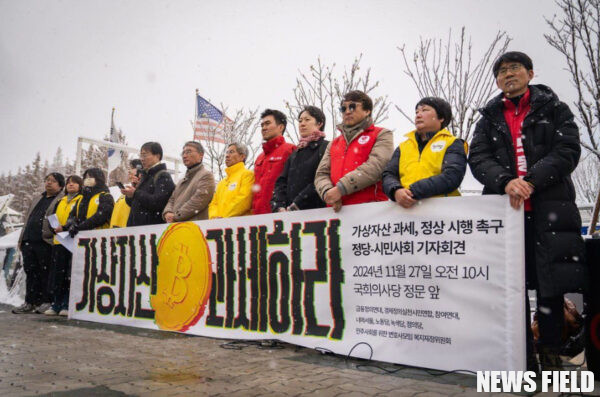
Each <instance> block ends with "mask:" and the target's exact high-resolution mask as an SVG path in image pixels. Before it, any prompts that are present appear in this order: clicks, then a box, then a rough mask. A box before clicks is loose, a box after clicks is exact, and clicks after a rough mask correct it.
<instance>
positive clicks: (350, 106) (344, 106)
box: [340, 103, 358, 113]
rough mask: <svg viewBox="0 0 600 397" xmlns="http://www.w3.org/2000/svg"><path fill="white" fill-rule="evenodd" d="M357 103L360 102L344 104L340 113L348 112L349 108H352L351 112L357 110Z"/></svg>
mask: <svg viewBox="0 0 600 397" xmlns="http://www.w3.org/2000/svg"><path fill="white" fill-rule="evenodd" d="M357 105H358V104H356V103H351V104H349V105H348V106H346V105H342V106H340V113H346V110H347V109H348V110H350V111H351V112H354V111H355V110H356V106H357Z"/></svg>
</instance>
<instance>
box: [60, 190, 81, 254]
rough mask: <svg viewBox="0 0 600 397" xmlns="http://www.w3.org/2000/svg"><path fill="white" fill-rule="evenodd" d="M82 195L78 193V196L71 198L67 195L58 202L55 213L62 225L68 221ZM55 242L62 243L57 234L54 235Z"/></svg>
mask: <svg viewBox="0 0 600 397" xmlns="http://www.w3.org/2000/svg"><path fill="white" fill-rule="evenodd" d="M81 197H82V196H81V194H78V195H77V196H75V197H73V198H72V199H71V200H69V197H67V196H65V197H63V198H62V199H61V200H60V201H59V202H58V204H57V205H56V211H55V214H56V217H57V218H58V222H59V223H60V225H61V226H64V225H65V223H67V220H68V219H69V214H70V213H71V211H72V210H73V207H75V205H78V204H79V201H80V200H81ZM54 244H55V245H58V244H60V243H59V242H58V239H57V238H56V236H55V237H54Z"/></svg>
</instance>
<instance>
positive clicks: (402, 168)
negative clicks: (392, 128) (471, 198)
mask: <svg viewBox="0 0 600 397" xmlns="http://www.w3.org/2000/svg"><path fill="white" fill-rule="evenodd" d="M415 134H416V131H411V132H409V133H408V134H406V135H405V136H406V137H407V139H406V140H405V141H404V142H402V143H401V144H400V146H399V148H400V161H399V164H398V170H399V173H400V183H401V184H402V187H404V188H406V189H409V188H410V185H412V184H413V183H415V182H417V181H420V180H421V179H426V178H430V177H432V176H435V175H439V174H441V173H442V162H443V161H444V155H445V154H446V150H447V149H448V148H449V147H450V145H452V144H453V143H454V141H455V140H456V137H455V136H454V135H452V134H451V133H450V131H448V130H447V129H445V128H444V129H443V130H440V131H438V132H437V133H436V134H435V135H434V136H433V137H432V138H431V139H430V140H429V142H427V144H426V145H425V147H424V148H423V151H422V152H421V153H419V144H418V143H417V139H416V137H415ZM466 151H467V144H466V143H465V152H466ZM446 196H460V193H459V191H458V190H454V191H453V192H450V193H448V194H446V195H440V196H437V197H446Z"/></svg>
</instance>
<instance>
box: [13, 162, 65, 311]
mask: <svg viewBox="0 0 600 397" xmlns="http://www.w3.org/2000/svg"><path fill="white" fill-rule="evenodd" d="M44 184H45V188H46V190H45V191H44V192H43V193H41V194H39V195H37V196H35V197H34V198H33V201H32V202H31V205H30V206H29V209H28V210H27V213H26V215H25V218H24V219H25V223H24V225H23V229H21V236H20V237H19V244H18V247H19V249H20V250H21V253H22V254H23V268H24V269H25V274H26V275H27V279H26V293H25V303H24V304H23V305H21V306H20V307H17V308H14V309H13V311H12V312H13V313H15V314H21V313H33V312H37V313H43V312H44V311H46V310H47V309H48V308H49V307H50V302H51V301H52V298H51V296H50V291H49V288H48V275H49V273H50V257H51V251H52V239H49V240H45V239H44V238H43V237H42V232H43V230H42V229H44V228H49V225H48V220H47V219H46V217H47V216H48V215H50V214H52V212H53V210H54V207H55V206H56V204H57V203H58V201H59V200H60V199H61V198H62V196H63V195H64V192H63V187H64V186H65V177H64V176H63V175H62V174H59V173H58V172H53V173H50V174H48V175H47V176H46V178H45V179H44ZM48 230H49V229H48Z"/></svg>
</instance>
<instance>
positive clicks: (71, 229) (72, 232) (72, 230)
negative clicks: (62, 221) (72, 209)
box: [69, 224, 79, 238]
mask: <svg viewBox="0 0 600 397" xmlns="http://www.w3.org/2000/svg"><path fill="white" fill-rule="evenodd" d="M77 233H79V228H78V227H77V225H76V224H72V225H71V226H70V227H69V236H71V238H73V237H75V235H76V234H77Z"/></svg>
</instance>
